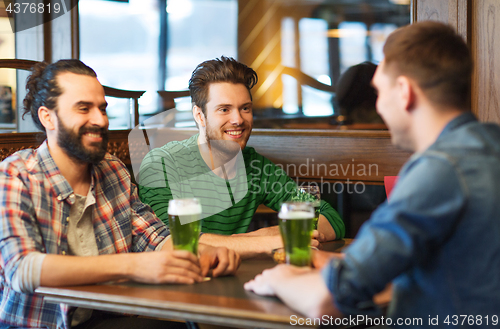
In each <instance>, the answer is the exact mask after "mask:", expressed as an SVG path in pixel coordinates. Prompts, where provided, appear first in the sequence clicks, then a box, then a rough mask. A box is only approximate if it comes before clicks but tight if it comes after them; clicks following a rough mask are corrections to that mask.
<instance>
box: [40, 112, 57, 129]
mask: <svg viewBox="0 0 500 329" xmlns="http://www.w3.org/2000/svg"><path fill="white" fill-rule="evenodd" d="M53 112H54V111H53V110H49V109H48V108H47V107H45V106H40V107H39V108H38V119H39V120H40V122H41V123H42V126H44V127H45V130H55V129H56V124H55V122H54V121H55V115H54V113H53Z"/></svg>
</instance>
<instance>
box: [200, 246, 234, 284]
mask: <svg viewBox="0 0 500 329" xmlns="http://www.w3.org/2000/svg"><path fill="white" fill-rule="evenodd" d="M198 248H199V250H200V266H201V272H202V275H203V276H206V275H207V274H209V273H210V270H211V274H212V276H213V277H217V276H223V275H231V274H234V273H236V270H237V269H238V267H239V266H240V263H241V259H240V256H239V255H238V253H237V252H235V251H234V250H232V249H227V248H225V247H212V246H209V245H206V244H202V243H200V244H199V247H198Z"/></svg>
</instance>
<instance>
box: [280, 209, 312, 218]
mask: <svg viewBox="0 0 500 329" xmlns="http://www.w3.org/2000/svg"><path fill="white" fill-rule="evenodd" d="M278 217H279V218H281V219H309V218H314V212H312V211H289V212H286V213H282V212H280V213H279V214H278Z"/></svg>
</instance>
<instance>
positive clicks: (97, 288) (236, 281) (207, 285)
mask: <svg viewBox="0 0 500 329" xmlns="http://www.w3.org/2000/svg"><path fill="white" fill-rule="evenodd" d="M349 243H350V240H349V239H346V240H340V241H334V242H329V243H327V244H326V245H325V249H327V250H330V251H335V250H340V249H341V248H343V247H344V246H345V245H347V244H349ZM274 265H275V263H274V262H273V261H272V260H271V258H262V259H253V260H245V261H243V262H242V264H241V266H240V268H239V269H238V272H237V274H236V275H235V276H228V277H222V278H215V279H212V280H210V281H207V282H202V283H198V284H194V285H148V284H140V283H134V282H121V283H109V284H97V285H86V286H72V287H63V288H48V287H40V288H38V289H37V290H36V292H37V293H39V294H41V295H44V296H45V299H46V300H47V301H50V302H54V303H66V304H69V305H72V306H78V307H86V308H91V309H99V310H105V311H114V312H121V313H130V314H137V315H143V316H149V317H156V318H163V319H178V320H184V321H194V322H200V323H209V324H215V325H224V326H235V327H239V328H243V327H249V328H251V327H259V328H288V327H290V316H292V315H298V314H297V312H295V311H293V310H291V309H290V308H288V307H287V306H285V305H284V304H283V303H282V302H281V301H280V300H278V299H277V298H274V297H261V296H257V295H255V294H253V293H251V292H247V291H245V290H244V289H243V284H244V283H245V282H247V281H249V280H250V279H252V278H254V277H255V275H257V274H259V273H261V272H262V271H263V270H264V269H266V268H271V267H273V266H274ZM305 327H307V326H305Z"/></svg>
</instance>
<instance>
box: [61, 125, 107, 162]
mask: <svg viewBox="0 0 500 329" xmlns="http://www.w3.org/2000/svg"><path fill="white" fill-rule="evenodd" d="M57 119H58V122H59V131H58V133H57V145H59V147H61V148H62V149H63V150H64V152H65V153H66V154H67V155H68V156H69V157H70V158H73V159H75V160H78V161H81V162H85V163H92V164H94V165H96V164H98V163H99V162H101V161H102V159H104V156H105V155H106V152H107V149H108V139H109V136H108V129H107V128H98V127H80V129H79V130H78V133H75V132H73V131H72V130H71V129H69V128H67V127H66V126H65V125H64V123H63V122H62V120H61V119H60V118H59V116H57ZM85 133H99V134H100V135H101V137H102V141H101V142H94V143H91V146H92V148H93V149H87V148H86V147H85V146H84V145H83V143H82V137H83V135H84V134H85Z"/></svg>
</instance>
